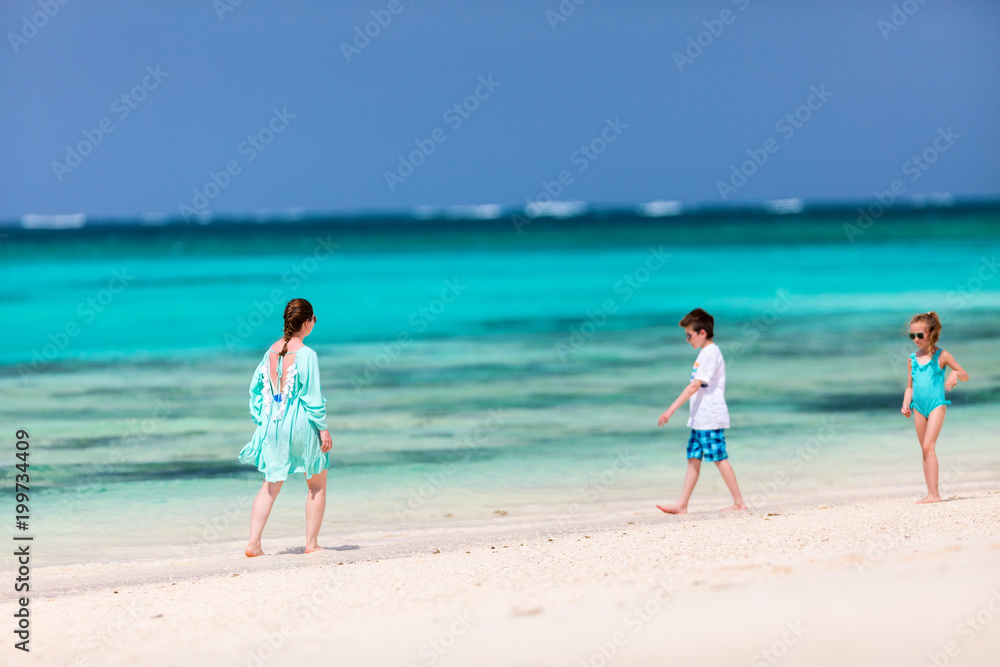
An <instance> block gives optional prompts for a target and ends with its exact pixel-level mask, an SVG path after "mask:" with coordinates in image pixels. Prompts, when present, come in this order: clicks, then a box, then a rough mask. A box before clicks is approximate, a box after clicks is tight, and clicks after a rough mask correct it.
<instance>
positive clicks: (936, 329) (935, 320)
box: [910, 310, 941, 345]
mask: <svg viewBox="0 0 1000 667" xmlns="http://www.w3.org/2000/svg"><path fill="white" fill-rule="evenodd" d="M910 324H923V325H925V326H926V327H927V338H928V340H929V341H930V344H931V345H934V344H935V343H937V341H938V337H939V336H940V335H941V318H940V317H938V314H937V313H935V312H934V311H933V310H931V311H928V312H926V313H917V314H916V315H914V316H913V317H911V318H910Z"/></svg>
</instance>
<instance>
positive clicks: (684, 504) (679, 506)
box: [656, 459, 701, 514]
mask: <svg viewBox="0 0 1000 667" xmlns="http://www.w3.org/2000/svg"><path fill="white" fill-rule="evenodd" d="M699 473H701V459H688V467H687V473H686V474H685V475H684V487H683V488H682V489H681V497H680V499H679V500H678V501H677V503H676V504H675V505H657V506H656V508H657V509H658V510H660V511H661V512H666V513H667V514H687V511H688V500H690V499H691V492H692V491H694V485H695V484H696V483H697V482H698V475H699Z"/></svg>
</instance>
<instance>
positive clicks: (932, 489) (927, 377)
mask: <svg viewBox="0 0 1000 667" xmlns="http://www.w3.org/2000/svg"><path fill="white" fill-rule="evenodd" d="M940 335H941V320H940V319H939V318H938V316H937V313H935V312H934V311H931V312H929V313H920V314H919V315H914V316H913V317H912V318H910V340H912V341H913V342H914V343H915V344H916V346H917V351H916V352H914V353H913V354H911V355H910V378H909V381H908V382H907V383H906V393H904V394H903V416H905V417H907V418H909V416H910V412H911V410H910V409H911V408H913V410H916V412H917V414H916V415H915V416H914V418H913V423H914V425H915V426H916V427H917V439H918V440H919V441H920V448H921V450H922V451H923V455H924V480H926V482H927V497H925V498H924V499H923V500H918V501H917V502H918V503H937V502H941V496H940V494H938V460H937V454H936V453H935V452H934V446H935V444H936V443H937V438H938V434H940V433H941V427H942V426H943V425H944V416H945V413H946V412H947V411H948V408H946V407H945V406H946V405H950V404H951V401H946V400H944V392H945V391H951V390H952V388H953V387H954V386H955V385H956V384H958V381H959V380H962V381H963V382H967V381H968V380H969V374H968V373H966V372H965V369H963V368H962V367H961V366H959V365H958V362H957V361H955V357H953V356H951V354H950V353H948V352H945V351H944V350H942V349H941V348H939V347H938V346H937V345H936V343H937V340H938V336H940ZM945 367H947V368H950V369H951V373H949V374H948V379H947V380H945V377H944V369H945Z"/></svg>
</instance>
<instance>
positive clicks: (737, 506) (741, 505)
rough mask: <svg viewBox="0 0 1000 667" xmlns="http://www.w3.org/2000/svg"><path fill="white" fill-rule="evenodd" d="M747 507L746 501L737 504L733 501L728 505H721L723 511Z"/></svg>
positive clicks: (733, 510)
mask: <svg viewBox="0 0 1000 667" xmlns="http://www.w3.org/2000/svg"><path fill="white" fill-rule="evenodd" d="M746 508H747V506H746V503H740V504H739V505H737V504H735V503H733V504H732V505H730V506H729V507H723V508H722V511H723V512H735V511H737V510H745V509H746Z"/></svg>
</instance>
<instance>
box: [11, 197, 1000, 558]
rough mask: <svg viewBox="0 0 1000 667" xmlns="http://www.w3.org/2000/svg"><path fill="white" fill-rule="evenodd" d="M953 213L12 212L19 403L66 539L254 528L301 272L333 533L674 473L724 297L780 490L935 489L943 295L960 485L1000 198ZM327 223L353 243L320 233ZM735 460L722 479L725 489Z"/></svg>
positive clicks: (203, 538)
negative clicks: (423, 220)
mask: <svg viewBox="0 0 1000 667" xmlns="http://www.w3.org/2000/svg"><path fill="white" fill-rule="evenodd" d="M936 216H938V217H935V218H932V219H928V217H927V216H915V217H914V218H913V219H912V220H908V219H905V218H901V219H891V220H890V219H886V220H883V221H881V222H880V223H879V225H878V227H877V228H873V230H872V234H870V235H867V236H865V237H862V238H860V239H856V240H855V243H853V244H852V243H849V242H848V241H847V240H846V238H845V236H844V235H843V231H842V227H843V224H844V222H845V219H837V218H830V217H829V216H827V217H822V218H815V219H810V218H808V217H804V216H798V217H797V219H796V220H795V221H794V222H795V224H792V223H789V222H788V221H786V220H782V221H781V224H780V225H778V224H774V223H771V222H767V223H766V224H765V223H762V222H760V221H759V220H745V221H743V222H742V224H740V223H739V221H735V222H727V223H726V224H725V225H723V224H721V223H712V224H708V223H705V224H699V223H697V222H690V221H688V222H686V223H684V224H682V223H679V222H677V221H673V222H670V221H650V220H648V219H632V220H615V221H608V222H605V223H600V224H599V223H597V222H593V221H591V222H590V223H588V224H587V225H581V226H580V227H579V228H574V227H573V226H572V225H570V224H568V223H566V222H565V221H563V222H560V223H555V222H552V223H546V222H544V221H536V223H535V224H533V225H532V226H531V227H530V228H528V229H525V230H524V231H523V233H522V234H516V232H515V231H514V230H513V229H507V228H505V227H502V226H499V225H493V226H487V227H485V228H481V227H473V226H472V225H473V224H474V223H468V225H469V226H468V227H462V226H456V225H440V226H434V225H428V226H426V227H425V228H420V229H413V228H407V229H404V230H399V229H396V228H392V229H389V228H378V227H377V226H375V227H373V228H372V229H370V230H367V231H366V230H365V229H359V228H357V227H356V226H355V227H351V228H350V229H346V228H344V227H343V226H340V227H338V226H337V225H300V226H289V227H281V226H276V225H271V226H264V228H254V229H253V230H252V231H250V232H245V233H244V231H241V228H239V227H233V228H226V229H214V228H212V227H211V226H210V227H206V228H203V229H197V228H194V229H189V228H184V229H172V228H154V229H150V230H136V229H125V230H116V231H111V232H109V231H107V230H104V231H101V230H99V229H96V230H83V231H80V232H69V231H63V232H45V233H34V234H33V233H25V232H18V233H14V234H12V235H11V237H10V238H8V239H7V240H6V242H5V243H3V244H2V245H0V253H2V255H0V256H2V261H3V266H4V281H3V283H4V284H3V287H2V291H0V300H2V303H3V310H4V313H5V321H6V322H9V323H15V326H10V325H9V326H7V327H4V328H3V332H2V333H0V337H2V344H0V389H2V391H3V393H4V395H5V397H6V400H5V402H4V404H3V406H0V411H2V413H3V421H4V423H5V424H8V425H9V428H12V429H13V428H26V429H28V430H29V431H30V432H31V443H32V445H31V474H32V493H33V498H32V517H33V522H34V523H33V530H34V531H36V532H37V534H39V535H45V536H46V539H47V540H48V543H49V545H50V549H48V550H47V552H46V553H45V555H44V556H42V557H41V558H42V559H43V560H45V562H66V561H72V560H91V559H95V558H109V557H116V556H119V555H121V554H123V553H130V554H131V553H135V551H134V550H135V549H140V551H141V549H149V548H151V547H156V546H164V545H171V544H173V545H177V544H181V545H186V546H187V548H193V547H191V545H207V546H209V547H210V545H211V544H213V543H216V542H218V541H221V540H224V539H236V538H239V537H242V536H243V535H244V533H245V530H246V522H247V520H248V512H249V504H250V501H251V499H252V496H253V494H254V493H255V491H256V489H257V487H258V485H259V476H258V475H257V473H256V472H255V471H252V470H249V469H247V468H246V467H245V466H241V465H240V464H239V463H237V461H236V454H237V453H238V452H239V450H240V448H241V447H242V446H243V444H244V443H245V442H246V441H247V440H248V439H249V437H250V434H251V432H252V424H251V422H250V420H249V416H248V413H247V407H246V406H247V393H246V392H247V385H248V383H249V379H250V374H251V372H252V371H253V369H254V367H255V365H256V362H257V360H258V359H259V355H260V353H261V350H263V348H264V347H265V346H266V345H267V344H269V343H270V342H272V341H273V340H274V339H276V338H277V337H278V335H279V334H280V331H281V321H280V314H279V312H278V311H280V308H281V306H283V304H284V302H285V301H286V300H287V299H288V298H291V297H293V296H301V297H305V298H308V299H309V300H310V301H311V302H312V303H313V305H314V307H315V309H316V313H317V315H318V316H319V323H318V325H317V327H316V329H315V332H314V334H313V335H312V336H311V337H310V338H309V339H308V341H307V342H308V344H309V345H311V346H312V347H313V348H314V349H316V350H317V352H318V353H319V356H320V367H321V371H322V379H323V387H324V393H325V395H326V397H327V401H328V412H329V422H330V426H331V431H332V433H333V437H334V451H333V455H332V461H333V466H332V469H331V473H330V497H329V503H328V510H327V522H326V524H325V528H324V533H325V534H326V533H344V532H350V531H351V530H360V529H362V527H369V528H370V527H372V526H386V527H387V528H390V527H392V526H407V525H412V524H414V523H423V522H429V521H440V520H443V518H444V516H445V515H448V514H450V515H452V517H453V518H455V519H470V518H476V517H487V516H493V513H494V511H507V512H509V513H510V514H512V515H514V516H516V515H517V514H518V513H519V512H522V513H526V512H529V511H538V509H539V508H546V509H545V511H549V512H552V513H554V514H557V515H572V514H573V513H574V512H579V511H582V510H581V508H584V509H586V510H587V511H590V510H593V509H594V508H600V507H601V504H602V503H611V502H617V501H621V500H630V499H636V500H642V501H646V500H648V499H650V498H658V499H661V500H668V499H671V498H672V497H674V496H675V495H676V493H677V492H678V490H679V487H680V482H681V480H682V478H683V474H684V465H685V464H684V448H685V444H686V441H687V433H688V431H687V429H686V428H685V426H684V422H685V421H686V412H685V411H681V412H680V413H678V415H677V416H676V417H675V419H674V421H672V422H671V424H670V425H669V426H668V427H666V428H664V429H658V428H657V427H656V420H657V417H658V416H659V414H660V412H662V410H663V409H664V408H665V407H666V406H667V405H669V403H670V402H671V401H672V400H673V399H674V398H675V397H676V395H677V394H678V393H679V392H680V390H681V389H682V388H683V387H684V385H685V384H686V380H687V377H688V375H689V369H690V364H691V363H692V361H693V359H694V357H695V351H694V350H692V349H691V348H690V346H688V345H687V344H686V343H685V341H684V337H683V332H682V330H681V329H679V328H678V327H677V326H676V322H677V320H678V319H679V318H680V317H681V316H682V315H683V314H684V313H685V312H687V311H688V310H690V309H691V308H694V307H696V306H701V307H704V308H706V309H707V310H708V311H709V312H711V313H713V314H714V315H715V317H716V322H717V326H716V341H717V342H718V343H719V345H720V346H721V347H722V350H723V353H724V355H725V357H726V362H727V369H728V385H727V400H728V402H729V405H730V410H731V413H732V428H731V429H730V430H729V431H727V442H728V444H729V452H730V455H731V457H732V463H733V466H734V468H735V469H736V472H737V475H738V478H739V480H740V483H741V485H742V487H743V489H744V493H745V495H746V496H747V498H748V500H750V501H751V502H752V503H754V504H755V505H757V506H758V507H762V506H766V505H767V503H768V502H771V500H772V499H773V498H774V497H776V496H777V495H780V494H785V493H792V494H803V495H808V494H814V493H821V492H822V491H823V490H824V489H839V488H843V487H845V486H850V485H858V486H863V485H885V484H914V485H917V487H916V488H918V489H919V486H920V485H921V484H922V474H921V469H920V455H919V449H918V447H917V444H916V438H915V436H914V435H913V432H912V429H913V426H912V423H911V422H908V421H907V420H905V419H903V418H902V417H901V416H900V415H899V405H900V402H901V398H902V393H903V389H904V387H905V368H906V367H905V358H906V354H908V353H909V351H910V350H911V349H912V344H911V343H910V341H909V340H908V339H906V338H905V337H904V324H905V322H906V321H907V319H908V317H909V316H910V315H911V314H912V313H914V312H917V311H924V310H928V309H935V310H937V311H938V312H939V313H941V314H942V317H943V319H944V322H945V330H944V334H943V336H942V341H941V345H942V347H944V348H945V349H948V350H950V351H951V352H953V353H954V354H955V356H956V357H957V358H958V360H959V361H960V362H961V363H962V364H963V365H964V366H965V368H966V369H967V370H968V371H969V372H970V373H971V375H972V378H973V379H972V381H971V382H969V383H967V384H966V383H962V384H961V385H960V386H959V388H958V389H957V390H956V391H955V392H954V395H953V396H952V398H953V400H954V404H953V405H952V406H951V408H950V409H949V413H948V417H947V421H946V424H945V428H944V432H943V435H942V437H941V440H940V441H939V445H938V451H939V455H940V457H941V461H942V470H943V472H942V477H943V489H942V490H943V492H945V493H946V492H947V483H948V481H949V480H955V481H958V480H970V479H989V478H991V477H992V478H994V479H995V478H996V477H997V474H998V473H1000V455H998V450H997V447H996V446H997V439H996V436H995V427H994V424H995V414H996V406H997V403H998V402H1000V372H998V369H997V365H996V351H995V350H996V348H995V342H996V339H997V333H998V331H1000V290H998V289H997V288H998V287H1000V279H998V278H996V277H995V273H996V270H995V268H992V269H991V267H995V264H993V263H992V262H993V259H992V258H993V257H995V255H996V253H997V250H998V249H1000V235H998V230H1000V215H992V216H985V217H984V216H983V215H982V214H977V215H976V216H965V217H963V216H961V215H957V214H956V215H953V216H952V217H951V218H948V217H947V216H946V214H944V213H938V214H936ZM787 217H788V216H783V218H787ZM939 217H943V218H944V219H939ZM602 224H603V225H604V226H603V227H602ZM734 230H735V231H734ZM931 232H932V234H931ZM931 235H933V236H936V237H937V238H934V239H933V240H927V239H928V236H931ZM317 238H318V239H320V241H319V242H317V240H316V239H317ZM269 239H270V241H269ZM324 243H325V244H326V246H329V245H330V244H332V243H339V247H337V248H333V249H332V250H331V252H330V254H329V255H328V256H325V257H322V258H320V259H317V255H316V254H315V251H316V248H317V247H321V246H322V247H326V246H323V244H324ZM310 259H312V260H313V261H309V260H310ZM991 270H992V271H993V273H990V271H991ZM116 271H117V272H118V274H117V275H118V278H115V275H116V274H115V272H116ZM115 281H117V282H115ZM296 283H297V284H296ZM119 288H121V289H119ZM81 304H82V305H81ZM275 304H278V305H277V306H275ZM8 318H9V319H8ZM25 322H30V323H32V324H31V326H18V325H17V323H25ZM70 324H75V328H74V327H70V326H69V325H70ZM70 332H75V333H72V335H71V333H70ZM675 422H676V423H675ZM13 463H14V461H13V459H10V460H8V461H3V462H2V463H0V466H2V469H3V470H4V474H5V475H9V474H10V473H11V472H12V465H13ZM710 468H711V466H707V467H705V468H704V471H703V476H702V477H703V479H702V481H701V482H700V484H699V487H698V489H697V490H696V492H695V496H694V500H693V501H692V505H694V504H695V502H696V501H697V502H699V503H702V505H701V507H702V508H703V509H710V508H712V507H713V506H715V505H717V504H718V503H719V502H725V489H724V487H723V485H722V483H721V480H720V478H719V476H718V474H717V473H716V472H715V471H714V470H712V469H710ZM304 490H305V484H304V482H303V481H302V480H301V479H294V480H291V481H290V482H289V483H288V484H287V485H286V490H285V491H283V494H282V496H281V498H280V499H279V501H278V503H277V505H276V508H275V512H274V514H273V515H272V519H271V522H270V523H269V528H268V531H269V532H270V533H271V534H275V535H278V534H280V535H288V534H296V533H298V532H300V531H301V530H302V524H303V518H302V511H303V510H302V498H303V495H304ZM182 551H183V550H182Z"/></svg>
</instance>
